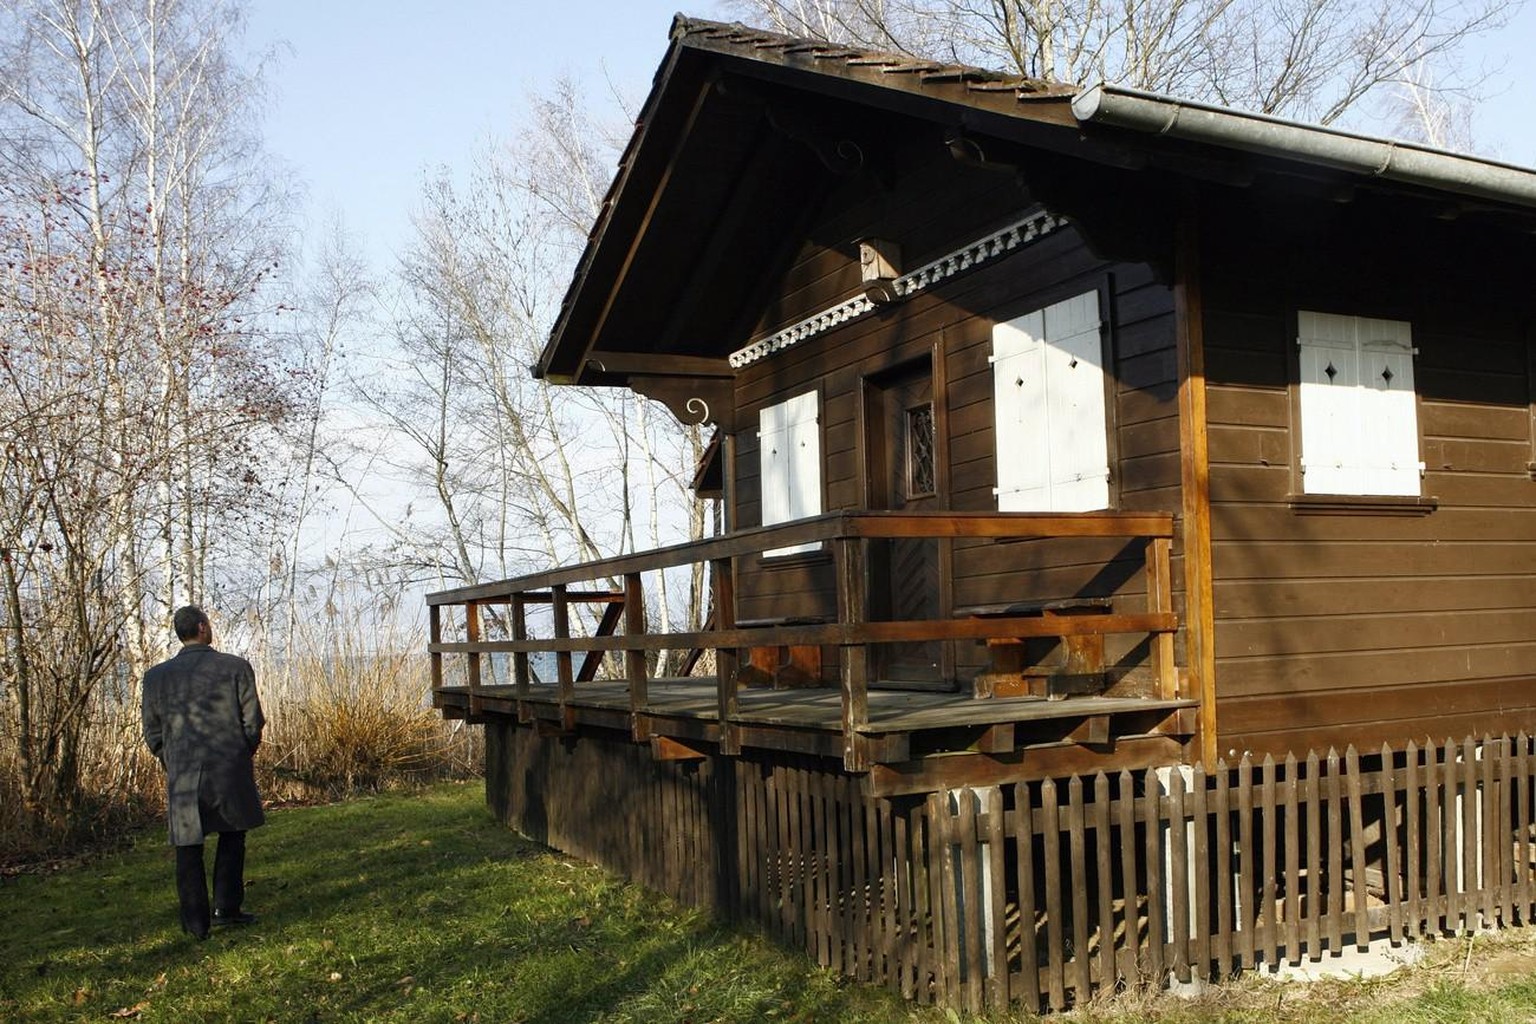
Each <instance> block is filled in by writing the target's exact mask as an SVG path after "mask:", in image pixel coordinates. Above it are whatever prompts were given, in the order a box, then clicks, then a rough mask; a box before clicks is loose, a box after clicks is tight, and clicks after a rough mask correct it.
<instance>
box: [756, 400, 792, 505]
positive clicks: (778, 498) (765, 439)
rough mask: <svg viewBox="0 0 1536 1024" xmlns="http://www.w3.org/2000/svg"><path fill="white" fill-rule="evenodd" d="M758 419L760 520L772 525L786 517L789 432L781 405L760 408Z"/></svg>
mask: <svg viewBox="0 0 1536 1024" xmlns="http://www.w3.org/2000/svg"><path fill="white" fill-rule="evenodd" d="M757 423H758V428H757V445H758V460H759V462H758V465H759V468H760V470H761V473H762V475H761V477H760V484H761V490H762V506H763V507H762V523H763V525H764V526H772V525H773V524H774V523H782V522H784V521H785V520H786V519H788V518H789V465H790V463H789V433H788V431H787V430H786V429H785V426H784V406H783V405H771V406H769V407H768V408H766V409H764V410H762V411H761V412H760V413H758V414H757Z"/></svg>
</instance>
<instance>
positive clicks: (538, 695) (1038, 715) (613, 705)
mask: <svg viewBox="0 0 1536 1024" xmlns="http://www.w3.org/2000/svg"><path fill="white" fill-rule="evenodd" d="M438 693H439V694H441V695H442V697H443V698H445V699H447V700H448V701H451V702H452V703H454V704H459V703H461V702H462V704H463V705H465V706H467V705H468V702H469V689H468V688H467V687H462V686H460V687H451V686H450V687H443V688H442V689H441V690H439V691H438ZM647 693H648V697H649V703H648V705H647V707H646V713H647V714H651V715H658V716H663V717H671V718H693V719H699V720H701V721H710V722H713V721H717V720H718V718H719V707H718V700H717V697H716V691H715V681H714V680H713V679H704V678H684V679H652V680H650V682H649V684H648V690H647ZM476 695H477V696H478V697H479V698H481V700H482V701H493V702H497V703H500V702H508V703H511V702H515V701H516V700H517V688H516V687H515V686H511V685H499V686H481V687H479V688H478V689H477V690H476ZM527 699H528V702H529V703H530V704H544V705H550V706H554V705H558V703H559V698H558V693H557V690H556V687H554V686H552V685H544V684H539V685H534V686H531V687H530V688H529V693H528V698H527ZM841 700H842V698H841V694H840V693H839V691H838V690H836V689H832V688H815V689H792V690H757V689H744V690H740V691H738V692H737V701H738V711H737V714H736V718H735V720H736V721H737V722H739V723H740V724H742V725H761V726H773V727H781V728H793V729H814V730H820V731H826V732H834V733H835V732H841V730H842V703H841ZM568 703H569V705H570V706H571V707H574V708H594V709H599V710H605V711H618V712H624V713H628V711H629V691H628V684H627V683H626V682H625V681H623V680H617V681H605V682H592V683H580V684H578V685H577V686H576V688H575V692H574V693H573V695H572V696H571V699H570V701H569V702H568ZM1197 703H1198V702H1197V701H1193V700H1153V699H1146V698H1138V697H1089V696H1084V697H1069V698H1066V699H1064V700H1048V699H1046V698H1044V697H1034V696H1022V697H989V698H984V699H977V698H975V697H973V696H971V695H970V694H969V693H964V692H953V693H944V692H935V691H917V690H886V689H880V688H878V687H876V686H871V687H870V690H869V722H868V724H867V725H866V726H864V727H863V728H861V729H860V730H859V731H860V732H863V733H866V734H870V735H878V734H883V733H910V732H922V731H925V730H931V729H947V728H955V727H967V726H987V725H1000V724H1006V723H1018V722H1038V721H1047V720H1051V719H1064V718H1083V717H1089V716H1099V715H1115V714H1139V713H1146V712H1157V711H1165V712H1166V711H1175V710H1178V709H1180V708H1190V707H1195V706H1196V705H1197Z"/></svg>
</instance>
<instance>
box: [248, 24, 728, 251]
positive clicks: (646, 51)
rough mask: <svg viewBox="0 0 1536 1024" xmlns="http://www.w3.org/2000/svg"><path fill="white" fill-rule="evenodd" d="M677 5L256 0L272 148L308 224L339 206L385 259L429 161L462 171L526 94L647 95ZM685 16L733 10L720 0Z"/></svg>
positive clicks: (508, 130)
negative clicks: (561, 86) (572, 89)
mask: <svg viewBox="0 0 1536 1024" xmlns="http://www.w3.org/2000/svg"><path fill="white" fill-rule="evenodd" d="M678 2H679V0H539V2H533V0H434V2H431V3H426V2H422V0H250V4H249V10H250V17H249V22H248V25H247V29H246V44H247V46H248V48H249V49H250V50H251V51H252V52H253V53H255V54H262V53H266V52H268V51H272V58H273V63H272V64H271V65H269V66H270V67H271V69H272V71H271V74H270V86H271V91H272V95H271V97H270V99H269V102H268V104H267V108H266V121H265V124H264V136H265V140H266V146H267V149H268V151H269V152H270V153H272V154H274V155H275V156H276V157H278V158H279V159H280V160H281V161H283V162H284V163H285V164H287V166H288V167H289V169H290V170H291V171H292V172H293V173H294V175H295V176H296V177H297V179H298V181H299V183H300V184H301V185H303V186H305V187H306V191H307V197H308V204H307V213H308V218H307V219H308V221H309V223H310V225H311V226H314V227H319V226H321V225H323V224H325V223H326V222H328V220H329V219H330V218H331V217H332V216H333V215H334V213H336V212H339V213H340V214H341V216H342V220H343V223H344V224H345V225H346V227H347V228H348V230H349V231H351V232H354V233H355V234H356V235H357V236H358V238H359V240H360V241H361V242H363V243H364V245H365V251H366V252H368V253H369V254H370V255H371V256H373V257H374V259H375V261H376V263H377V261H378V260H379V259H380V258H387V257H388V254H389V253H391V252H393V251H396V250H397V249H399V248H400V247H401V246H403V245H404V244H405V243H406V242H407V241H408V240H409V237H410V214H411V211H412V209H413V208H414V207H415V205H416V197H417V195H418V194H419V193H420V186H421V183H422V180H423V175H424V173H427V172H430V171H433V170H435V169H437V168H439V167H449V168H452V169H457V170H467V168H468V167H469V166H470V162H471V160H472V158H473V156H474V154H475V153H476V152H477V151H479V150H481V149H483V148H484V146H485V144H486V141H487V140H488V139H490V138H493V137H499V138H508V137H510V136H511V135H512V134H514V133H515V131H516V130H517V128H518V126H519V124H520V118H521V116H522V115H521V108H522V107H523V106H524V105H525V100H526V97H527V96H528V95H529V94H530V93H532V92H538V91H543V90H545V89H547V87H548V85H549V84H550V83H552V82H553V81H555V80H556V79H558V78H559V77H560V76H568V77H570V78H572V79H574V80H577V81H581V82H583V83H585V84H586V86H587V88H588V89H589V90H592V91H593V92H594V93H595V94H597V95H599V96H602V97H605V98H606V97H607V96H609V95H610V94H611V93H612V92H614V91H617V92H618V93H619V94H620V95H624V96H627V97H628V99H629V102H630V103H631V104H632V105H634V106H638V104H639V102H640V101H641V100H642V99H644V96H645V92H646V90H647V89H648V88H649V86H650V81H651V76H652V74H653V73H654V72H655V70H656V67H657V65H658V64H659V63H660V61H661V58H662V56H663V54H664V53H665V52H666V47H667V42H668V30H669V28H670V27H671V24H672V16H673V14H675V13H676V12H677V10H678ZM690 13H693V14H696V15H697V16H699V17H714V18H719V17H722V16H723V15H722V14H721V12H720V10H719V9H718V8H716V7H715V5H714V3H713V0H708V2H705V3H699V4H696V5H694V6H693V7H692V8H691V9H690ZM610 82H611V83H612V87H611V88H610V84H609V83H610ZM610 109H611V110H613V111H614V112H615V115H616V116H617V112H618V111H619V109H620V108H619V107H618V105H617V103H614V104H611V106H610Z"/></svg>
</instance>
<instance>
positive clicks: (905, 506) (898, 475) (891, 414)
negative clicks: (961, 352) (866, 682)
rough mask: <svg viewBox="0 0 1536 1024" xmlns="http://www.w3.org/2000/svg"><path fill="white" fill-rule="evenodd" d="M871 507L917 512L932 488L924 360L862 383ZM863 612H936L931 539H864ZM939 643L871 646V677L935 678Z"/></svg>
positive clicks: (932, 444) (935, 469) (932, 437)
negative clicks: (866, 590)
mask: <svg viewBox="0 0 1536 1024" xmlns="http://www.w3.org/2000/svg"><path fill="white" fill-rule="evenodd" d="M865 401H866V406H865V409H866V419H865V426H866V430H867V432H868V435H869V436H868V438H867V447H866V451H867V452H868V455H869V465H868V473H869V478H868V479H869V503H870V507H871V508H875V509H891V510H893V511H924V510H931V509H937V508H941V507H943V505H942V503H941V497H940V494H939V481H940V473H939V466H938V447H939V446H938V444H937V441H938V436H937V420H938V418H937V417H936V416H935V415H934V403H933V371H932V367H931V363H930V362H929V360H926V359H924V360H922V361H921V362H920V363H917V364H912V365H909V366H907V367H904V368H902V369H901V370H898V371H897V372H895V373H893V374H890V375H887V376H884V377H879V378H873V379H871V380H870V381H869V382H868V383H867V386H866V389H865ZM870 555H871V566H870V569H871V574H870V605H871V608H870V611H871V614H872V616H873V617H874V618H876V619H888V620H894V621H914V620H923V619H938V618H940V617H941V616H942V614H943V601H942V597H941V591H940V574H939V557H938V543H937V542H935V541H932V540H923V539H905V538H902V539H893V540H887V541H881V542H875V543H873V544H872V545H871V550H870ZM942 660H943V645H942V644H941V643H939V642H938V641H933V640H930V641H912V642H909V643H900V644H889V645H884V646H882V647H879V648H876V651H875V659H874V667H875V678H876V680H878V681H880V682H884V683H892V682H894V683H898V684H901V683H930V684H941V683H942V682H943V670H942Z"/></svg>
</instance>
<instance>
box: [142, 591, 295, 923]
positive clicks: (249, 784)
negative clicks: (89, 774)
mask: <svg viewBox="0 0 1536 1024" xmlns="http://www.w3.org/2000/svg"><path fill="white" fill-rule="evenodd" d="M174 625H175V627H176V636H177V638H178V639H180V640H181V642H182V648H181V651H180V653H178V654H177V655H176V656H175V657H174V658H171V659H170V660H169V661H164V662H161V663H160V664H158V665H156V666H155V667H154V668H152V669H150V670H149V671H148V672H146V673H144V701H143V708H142V713H143V719H144V742H145V743H147V744H149V750H150V753H152V754H154V755H155V757H157V758H159V759H160V763H161V764H162V765H164V766H165V774H166V810H167V813H168V815H169V818H170V837H171V845H172V846H174V847H176V894H177V896H178V897H179V898H180V900H181V928H182V930H183V931H185V932H187V933H189V934H191V935H192V936H194V937H195V938H197V939H205V938H207V937H208V928H209V925H210V914H209V912H208V876H207V874H206V873H205V870H204V868H203V837H204V836H205V835H206V834H207V833H209V832H217V833H218V834H219V846H218V850H217V852H216V853H215V854H214V860H213V913H212V915H211V923H212V924H213V925H241V924H251V923H252V922H254V921H255V920H256V917H255V915H253V914H247V913H245V912H244V911H243V910H241V909H240V904H241V903H242V902H243V901H244V899H245V833H246V830H247V829H252V828H255V827H257V826H258V825H261V824H262V823H263V822H265V821H266V815H265V814H264V813H263V812H262V809H261V795H260V794H259V793H257V792H256V776H255V772H254V770H253V768H252V765H251V759H252V756H253V755H254V754H255V753H256V748H257V746H259V745H260V744H261V728H262V725H263V723H264V719H263V718H262V714H261V700H260V698H259V697H258V696H257V694H256V673H255V672H254V671H252V669H251V665H250V662H248V661H246V660H245V659H244V658H238V657H236V656H234V655H233V654H223V653H221V652H219V651H216V650H214V649H213V646H212V644H213V628H212V627H211V626H210V625H209V624H208V616H207V615H205V614H203V610H202V609H201V608H197V607H195V606H188V607H186V608H179V609H177V611H176V615H175V618H174Z"/></svg>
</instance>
